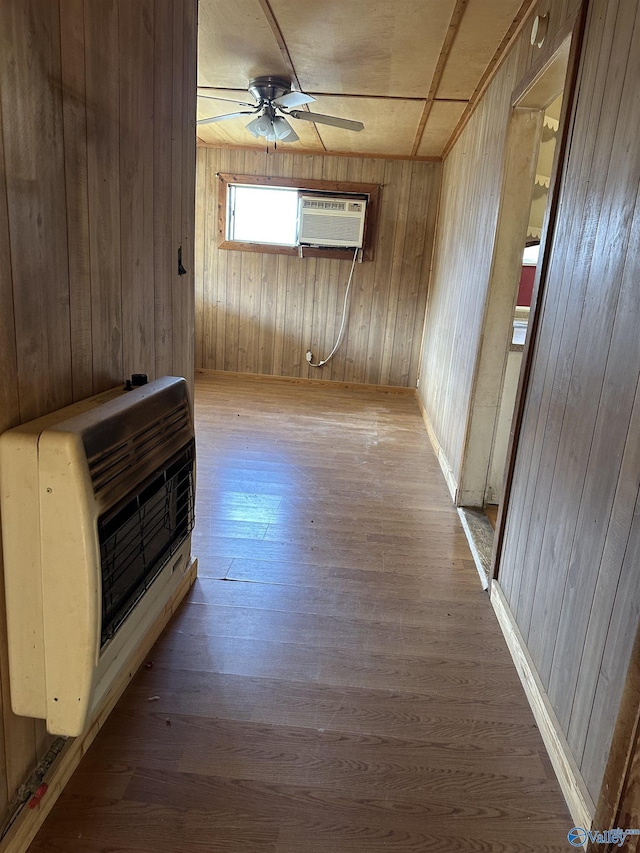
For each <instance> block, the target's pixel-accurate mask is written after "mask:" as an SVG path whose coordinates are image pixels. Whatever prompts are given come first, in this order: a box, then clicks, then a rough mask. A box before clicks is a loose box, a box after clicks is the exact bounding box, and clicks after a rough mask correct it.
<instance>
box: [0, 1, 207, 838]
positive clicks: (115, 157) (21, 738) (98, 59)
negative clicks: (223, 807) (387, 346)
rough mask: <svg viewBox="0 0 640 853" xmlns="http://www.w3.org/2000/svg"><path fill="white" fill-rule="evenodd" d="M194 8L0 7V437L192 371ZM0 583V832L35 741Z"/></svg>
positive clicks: (37, 746)
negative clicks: (130, 382)
mask: <svg viewBox="0 0 640 853" xmlns="http://www.w3.org/2000/svg"><path fill="white" fill-rule="evenodd" d="M196 11H197V4H196V0H135V2H131V0H119V2H118V0H100V2H98V0H84V2H83V0H4V2H3V4H2V29H1V30H0V163H2V164H3V165H4V169H3V170H2V171H1V172H0V376H1V380H0V431H2V430H4V429H7V428H9V427H11V426H14V425H16V424H18V423H21V422H24V421H26V420H29V419H31V418H34V417H36V416H38V415H41V414H44V413H46V412H49V411H53V410H55V409H57V408H60V407H61V406H64V405H67V404H68V403H70V402H72V401H74V400H78V399H82V398H83V397H86V396H88V395H90V394H92V393H95V392H98V391H101V390H104V389H105V388H109V387H112V386H114V385H117V384H119V383H121V382H122V381H123V378H124V377H125V376H127V375H129V374H131V373H132V372H134V371H135V372H143V373H148V374H149V376H150V377H154V376H156V375H163V374H166V373H177V374H180V375H184V376H187V377H189V378H190V379H191V378H192V377H193V221H194V185H195V142H194V139H195V134H194V126H193V124H194V118H195V91H196V89H195V46H196ZM180 243H182V245H183V255H184V264H185V266H186V267H187V269H188V270H189V274H188V275H186V276H183V277H181V278H179V277H178V276H177V248H178V245H179V244H180ZM1 569H2V567H1V566H0V573H1ZM2 589H3V584H2V582H1V580H0V672H1V686H2V693H1V698H2V703H1V709H0V710H1V720H2V728H1V731H0V825H1V824H2V823H4V821H5V818H6V815H7V804H8V803H10V802H11V800H12V798H13V797H14V795H15V794H16V791H17V789H18V787H19V786H20V785H21V784H22V783H23V782H24V781H25V780H26V778H27V777H28V776H29V774H30V773H31V771H32V770H33V768H34V767H35V765H36V764H37V762H38V760H39V759H40V758H41V757H42V755H43V753H44V752H46V749H47V748H48V744H49V741H50V739H49V737H48V736H47V734H46V732H45V730H44V726H43V724H41V723H40V722H39V721H34V720H29V719H26V718H18V717H15V716H14V715H13V714H12V713H11V711H10V707H9V685H8V673H7V640H6V625H5V624H4V602H3V600H2V598H3V595H2Z"/></svg>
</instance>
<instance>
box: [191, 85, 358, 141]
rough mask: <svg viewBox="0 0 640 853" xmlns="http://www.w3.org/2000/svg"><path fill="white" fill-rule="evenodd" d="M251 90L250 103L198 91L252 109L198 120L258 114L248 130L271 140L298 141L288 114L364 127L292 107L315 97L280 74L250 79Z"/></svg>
mask: <svg viewBox="0 0 640 853" xmlns="http://www.w3.org/2000/svg"><path fill="white" fill-rule="evenodd" d="M249 94H251V95H252V97H253V98H254V100H255V103H253V104H251V103H248V102H245V101H234V100H231V99H230V98H218V97H217V96H214V95H204V94H200V93H198V97H200V98H208V99H210V100H212V101H227V102H228V103H231V104H237V105H238V106H239V107H249V109H245V110H238V111H237V112H233V113H226V114H225V115H222V116H212V117H211V118H201V119H199V120H198V122H197V124H212V123H213V122H216V121H225V120H226V119H229V118H237V117H238V116H245V115H255V116H256V117H255V118H253V119H252V120H251V121H250V122H249V123H248V124H247V125H246V127H247V130H248V131H249V132H250V133H251V134H253V136H255V138H256V139H259V138H260V137H261V136H263V137H265V138H266V139H267V141H268V142H276V141H282V142H296V141H297V140H298V139H299V138H300V137H299V136H298V134H297V133H296V132H295V130H294V129H293V128H292V127H291V125H290V124H289V122H288V121H287V118H293V119H299V120H302V121H310V122H313V123H314V124H328V125H331V127H341V128H342V129H343V130H363V129H364V124H363V123H362V122H361V121H351V120H350V119H346V118H338V117H337V116H325V115H321V114H320V113H310V112H307V111H306V110H297V109H292V108H293V107H301V106H302V105H303V104H310V103H312V102H313V101H315V98H312V97H311V95H305V94H304V92H294V91H293V90H292V89H291V84H290V83H289V82H288V81H287V80H283V79H281V78H280V77H256V78H255V80H252V81H251V82H250V83H249Z"/></svg>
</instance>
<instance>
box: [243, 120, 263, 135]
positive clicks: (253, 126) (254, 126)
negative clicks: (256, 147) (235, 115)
mask: <svg viewBox="0 0 640 853" xmlns="http://www.w3.org/2000/svg"><path fill="white" fill-rule="evenodd" d="M260 119H261V116H258V117H257V118H253V119H251V121H250V122H249V123H248V124H247V125H245V127H246V128H247V130H248V131H249V133H251V134H253V136H255V138H256V139H259V137H260V132H259V131H258V122H259V121H260Z"/></svg>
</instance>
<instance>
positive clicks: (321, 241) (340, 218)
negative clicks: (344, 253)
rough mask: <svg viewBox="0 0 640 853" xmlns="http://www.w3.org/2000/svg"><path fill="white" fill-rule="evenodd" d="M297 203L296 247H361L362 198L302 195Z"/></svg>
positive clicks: (364, 209) (365, 208)
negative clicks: (297, 245)
mask: <svg viewBox="0 0 640 853" xmlns="http://www.w3.org/2000/svg"><path fill="white" fill-rule="evenodd" d="M298 204H299V207H298V244H299V245H300V246H338V247H342V248H352V249H355V248H362V240H363V236H364V218H365V213H366V210H367V202H366V200H365V199H362V198H348V197H340V198H338V197H336V196H310V195H309V196H308V195H303V196H300V201H299V203H298Z"/></svg>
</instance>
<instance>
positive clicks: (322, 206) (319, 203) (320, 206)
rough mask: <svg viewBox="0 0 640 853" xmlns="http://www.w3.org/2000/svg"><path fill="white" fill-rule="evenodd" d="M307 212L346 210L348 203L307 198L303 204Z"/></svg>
mask: <svg viewBox="0 0 640 853" xmlns="http://www.w3.org/2000/svg"><path fill="white" fill-rule="evenodd" d="M302 206H303V207H304V209H305V210H346V209H347V203H346V201H336V200H334V199H323V198H305V199H304V200H303V202H302Z"/></svg>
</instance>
